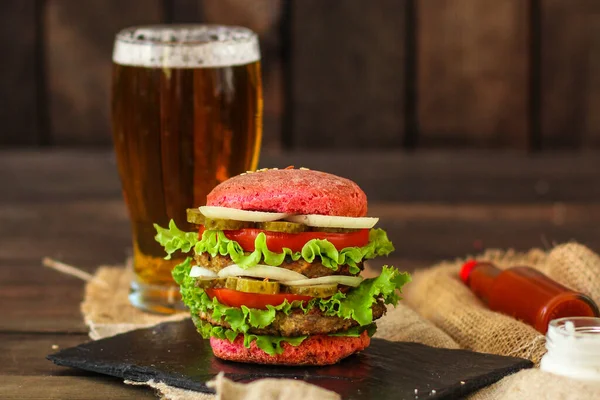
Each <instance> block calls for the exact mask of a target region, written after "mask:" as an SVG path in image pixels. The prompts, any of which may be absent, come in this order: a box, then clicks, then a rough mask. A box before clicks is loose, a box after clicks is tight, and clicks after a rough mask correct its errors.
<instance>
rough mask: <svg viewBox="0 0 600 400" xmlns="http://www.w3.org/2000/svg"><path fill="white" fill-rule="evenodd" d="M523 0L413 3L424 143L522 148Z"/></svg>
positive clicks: (524, 137) (524, 109)
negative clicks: (415, 8)
mask: <svg viewBox="0 0 600 400" xmlns="http://www.w3.org/2000/svg"><path fill="white" fill-rule="evenodd" d="M528 50H529V49H528V2H527V1H522V0H505V1H495V0H438V1H421V2H418V3H417V66H418V67H417V68H418V70H417V79H418V80H417V82H418V83H417V113H418V123H419V133H420V135H419V143H420V144H422V145H423V146H430V145H431V146H443V145H449V146H456V145H459V146H461V145H462V146H478V147H513V148H527V147H528V146H529V137H528V136H529V135H528V65H529V64H528Z"/></svg>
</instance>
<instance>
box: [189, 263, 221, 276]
mask: <svg viewBox="0 0 600 400" xmlns="http://www.w3.org/2000/svg"><path fill="white" fill-rule="evenodd" d="M190 276H191V277H192V278H200V277H202V278H216V277H217V276H218V275H217V274H216V273H215V272H214V271H211V270H210V269H208V268H204V267H201V266H199V265H194V266H193V267H192V269H191V270H190Z"/></svg>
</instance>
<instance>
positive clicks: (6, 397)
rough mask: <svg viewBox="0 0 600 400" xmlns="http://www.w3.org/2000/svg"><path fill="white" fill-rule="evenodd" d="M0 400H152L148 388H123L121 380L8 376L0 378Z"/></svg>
mask: <svg viewBox="0 0 600 400" xmlns="http://www.w3.org/2000/svg"><path fill="white" fill-rule="evenodd" d="M0 398H2V399H3V400H22V399H28V400H38V399H39V400H64V399H89V400H106V399H111V400H113V399H114V400H120V399H132V398H135V399H156V396H155V395H154V393H153V391H152V390H151V389H150V388H148V387H143V386H131V385H124V384H123V382H122V380H120V379H117V378H112V377H107V376H104V375H97V374H87V375H83V376H61V375H57V376H11V377H2V379H0Z"/></svg>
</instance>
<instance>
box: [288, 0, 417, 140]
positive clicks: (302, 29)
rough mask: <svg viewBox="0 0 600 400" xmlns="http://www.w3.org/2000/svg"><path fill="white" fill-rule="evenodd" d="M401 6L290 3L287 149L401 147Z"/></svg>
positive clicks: (388, 0)
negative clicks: (288, 144) (289, 121)
mask: <svg viewBox="0 0 600 400" xmlns="http://www.w3.org/2000/svg"><path fill="white" fill-rule="evenodd" d="M405 7H406V5H405V3H404V2H400V1H394V0H383V1H378V2H364V1H360V0H347V1H338V2H323V1H320V0H305V1H296V2H293V3H291V16H290V18H291V22H290V23H291V43H290V44H289V45H290V46H291V47H290V49H289V51H290V53H291V60H290V63H291V65H290V68H291V73H290V78H291V82H290V85H291V87H290V90H291V94H290V96H291V104H290V107H291V110H290V114H291V117H292V118H293V120H292V122H291V125H292V131H291V132H288V133H286V134H291V135H292V139H291V141H290V142H291V144H292V145H293V146H294V147H301V148H308V147H311V148H315V149H316V148H333V147H336V148H377V147H379V148H389V147H399V146H400V144H401V143H402V138H403V131H404V115H403V109H404V62H405V53H404V40H405V30H404V24H403V20H404V17H405V14H404V13H405Z"/></svg>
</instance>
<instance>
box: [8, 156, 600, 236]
mask: <svg viewBox="0 0 600 400" xmlns="http://www.w3.org/2000/svg"><path fill="white" fill-rule="evenodd" d="M260 164H261V166H263V167H285V166H288V165H295V166H296V167H301V166H305V167H308V168H312V169H317V170H323V171H328V172H331V173H334V174H338V175H342V176H347V177H348V178H351V179H353V180H355V181H356V182H357V183H358V184H359V185H360V186H361V187H362V188H363V189H364V191H365V192H366V193H367V194H368V196H369V200H370V201H372V202H380V201H399V202H428V203H435V202H445V203H457V202H466V203H477V202H483V203H501V202H513V203H540V202H586V201H598V199H599V198H600V186H599V185H597V184H596V183H597V182H600V170H599V169H598V153H597V152H588V153H584V154H568V153H563V154H561V153H557V154H552V153H549V154H540V155H536V156H535V157H528V156H525V155H523V154H514V153H495V152H472V153H453V152H437V151H435V152H433V151H428V152H421V153H419V154H406V153H402V152H384V153H379V152H374V151H370V152H357V151H353V152H343V153H331V152H328V151H295V152H264V153H263V155H262V157H261V161H260ZM30 182H35V185H33V184H30ZM0 185H2V187H4V188H5V190H2V191H0V204H2V203H3V202H8V203H9V204H11V205H12V204H14V203H16V202H27V203H32V202H57V203H58V204H60V202H61V201H67V200H94V199H95V200H103V199H111V200H118V199H119V198H120V185H119V180H118V176H117V172H116V166H115V163H114V159H113V157H112V155H111V153H109V152H104V151H89V152H74V151H73V152H68V151H66V152H37V151H36V152H26V151H25V152H16V153H11V152H3V153H0ZM13 202H14V203H13ZM0 229H1V226H0Z"/></svg>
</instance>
